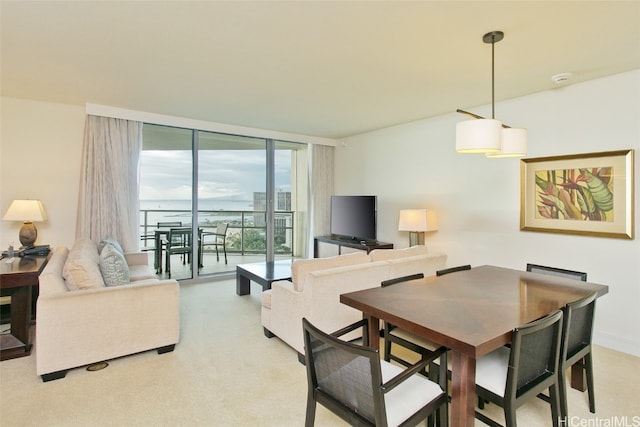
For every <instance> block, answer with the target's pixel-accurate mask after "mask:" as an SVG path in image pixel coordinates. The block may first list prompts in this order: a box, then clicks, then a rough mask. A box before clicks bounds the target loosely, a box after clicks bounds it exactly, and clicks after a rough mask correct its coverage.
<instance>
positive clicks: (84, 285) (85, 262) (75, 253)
mask: <svg viewBox="0 0 640 427" xmlns="http://www.w3.org/2000/svg"><path fill="white" fill-rule="evenodd" d="M99 262H100V258H99V256H98V249H97V247H96V244H95V243H94V242H93V241H91V240H89V239H78V240H77V241H76V242H75V243H74V245H73V247H72V248H71V251H69V256H68V257H67V261H66V262H65V264H64V268H63V269H62V276H63V277H64V280H65V283H66V285H67V288H68V289H69V290H70V291H75V290H79V289H92V288H101V287H104V281H103V279H102V274H101V273H100V267H99Z"/></svg>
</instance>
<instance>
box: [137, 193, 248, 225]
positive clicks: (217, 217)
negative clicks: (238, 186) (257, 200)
mask: <svg viewBox="0 0 640 427" xmlns="http://www.w3.org/2000/svg"><path fill="white" fill-rule="evenodd" d="M198 209H199V211H200V212H201V214H200V217H199V222H200V224H203V225H205V224H207V223H211V224H213V223H216V222H218V221H225V222H230V223H234V222H235V223H240V222H241V216H240V214H239V213H238V212H239V211H245V212H246V211H253V201H251V200H223V199H200V200H199V203H198ZM140 211H141V212H140V225H141V226H144V224H145V219H144V215H145V212H144V211H151V212H147V213H146V214H147V219H146V223H147V224H148V225H153V226H154V227H155V224H157V223H158V222H174V221H181V222H182V224H183V225H185V226H187V225H190V224H191V200H184V199H182V200H159V199H156V200H140ZM155 211H160V212H155ZM180 211H182V212H180ZM203 211H228V212H229V213H224V212H210V213H207V212H203ZM252 217H253V215H252Z"/></svg>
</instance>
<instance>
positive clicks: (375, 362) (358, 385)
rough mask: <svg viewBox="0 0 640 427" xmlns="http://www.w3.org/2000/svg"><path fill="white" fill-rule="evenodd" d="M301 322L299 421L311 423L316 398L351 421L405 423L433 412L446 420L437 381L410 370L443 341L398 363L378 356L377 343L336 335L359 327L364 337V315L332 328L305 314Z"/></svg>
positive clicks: (419, 368) (425, 360) (442, 350)
mask: <svg viewBox="0 0 640 427" xmlns="http://www.w3.org/2000/svg"><path fill="white" fill-rule="evenodd" d="M302 327H303V333H304V348H305V364H306V367H307V384H308V392H307V408H306V418H305V426H313V425H314V423H315V414H316V405H317V403H320V404H321V405H322V406H324V407H326V408H327V409H329V410H330V411H331V412H333V413H335V414H336V415H338V416H339V417H340V418H342V419H343V420H345V421H346V422H348V423H349V424H351V425H363V426H364V425H366V426H380V427H385V426H399V425H402V426H410V425H416V424H418V423H419V422H420V421H422V420H424V419H427V418H430V421H433V419H432V417H433V416H434V415H437V418H438V421H439V424H440V425H442V426H446V425H448V414H447V410H448V408H447V406H448V397H447V393H446V392H445V388H444V386H443V384H442V381H441V382H440V383H436V382H433V381H431V380H430V379H428V378H425V377H423V376H422V375H416V374H417V373H419V372H421V371H422V370H423V369H424V367H425V366H427V365H428V364H429V363H430V362H432V361H433V360H434V359H436V358H438V357H439V356H440V355H441V354H444V353H445V352H446V349H445V348H444V347H442V348H440V349H438V350H437V351H435V352H433V354H432V355H431V356H430V357H429V358H422V359H421V360H420V361H419V362H417V363H416V364H414V365H412V366H411V367H409V368H407V369H403V368H401V367H399V366H396V365H393V364H391V363H388V362H386V361H384V360H381V359H380V354H379V351H378V350H377V349H373V348H371V347H366V346H362V345H359V344H354V343H351V342H347V341H343V340H341V339H339V337H341V336H342V335H344V334H346V333H349V332H351V331H355V330H357V329H360V328H362V334H363V336H364V337H367V338H368V321H367V319H363V320H360V321H359V322H356V323H354V324H351V325H349V326H347V327H345V328H343V329H341V330H339V331H336V332H334V333H333V334H327V333H325V332H322V331H321V330H320V329H318V328H316V327H315V326H314V325H312V324H311V323H310V322H309V321H308V320H307V319H306V318H303V319H302ZM367 341H368V340H365V342H367ZM444 381H445V382H446V379H444Z"/></svg>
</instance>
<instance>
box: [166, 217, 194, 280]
mask: <svg viewBox="0 0 640 427" xmlns="http://www.w3.org/2000/svg"><path fill="white" fill-rule="evenodd" d="M192 232H193V230H192V229H191V227H178V228H170V229H169V231H168V232H167V237H166V239H164V240H163V242H162V246H163V248H164V251H165V262H164V264H165V271H166V273H167V274H168V275H169V277H171V255H174V254H180V255H182V263H183V264H186V261H189V262H191V252H192V250H193V237H192Z"/></svg>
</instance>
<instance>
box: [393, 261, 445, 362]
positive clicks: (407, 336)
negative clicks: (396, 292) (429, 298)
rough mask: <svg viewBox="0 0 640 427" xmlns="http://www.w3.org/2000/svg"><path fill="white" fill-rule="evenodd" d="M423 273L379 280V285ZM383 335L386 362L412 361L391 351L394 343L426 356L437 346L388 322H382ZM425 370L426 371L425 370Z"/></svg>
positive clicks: (395, 282)
mask: <svg viewBox="0 0 640 427" xmlns="http://www.w3.org/2000/svg"><path fill="white" fill-rule="evenodd" d="M422 278H424V274H423V273H417V274H412V275H409V276H402V277H396V278H393V279H389V280H384V281H382V282H381V286H382V287H383V288H384V287H387V286H391V285H395V284H398V283H402V282H408V281H409V280H415V279H422ZM383 328H384V329H383V333H382V335H383V336H384V360H385V361H386V362H391V361H395V362H398V363H400V364H401V365H404V366H411V365H412V364H413V363H412V362H410V361H409V360H407V359H405V358H403V357H401V356H400V355H399V354H395V353H393V347H394V344H397V345H399V346H400V347H403V348H405V349H407V350H410V351H412V352H413V353H416V354H418V355H422V356H425V357H428V356H430V355H431V353H432V352H433V351H434V350H436V349H437V348H438V347H439V346H438V345H437V344H435V343H433V342H431V341H429V340H426V339H424V338H422V337H419V336H418V335H415V334H413V333H411V332H408V331H405V330H404V329H401V328H398V327H396V326H395V325H393V324H391V323H389V322H383ZM425 372H426V371H425Z"/></svg>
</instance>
